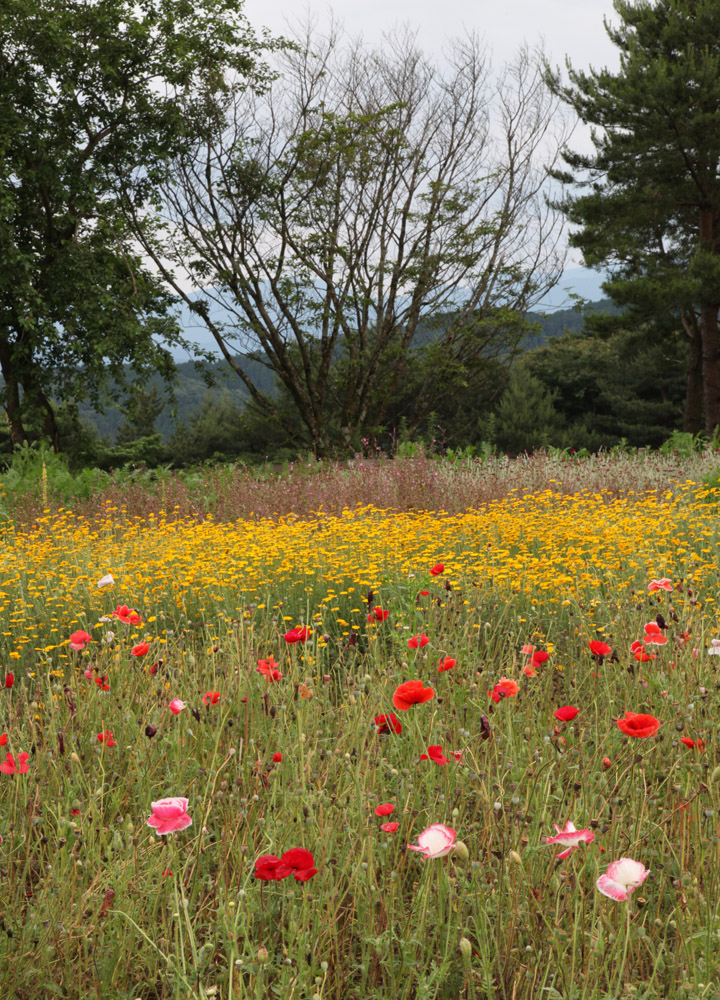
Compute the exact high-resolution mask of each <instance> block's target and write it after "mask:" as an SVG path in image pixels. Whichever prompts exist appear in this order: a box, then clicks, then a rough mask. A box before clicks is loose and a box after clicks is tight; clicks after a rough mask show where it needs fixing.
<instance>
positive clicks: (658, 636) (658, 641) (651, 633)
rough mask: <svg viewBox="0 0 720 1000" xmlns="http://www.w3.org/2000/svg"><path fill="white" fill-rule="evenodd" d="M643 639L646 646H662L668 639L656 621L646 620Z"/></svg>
mask: <svg viewBox="0 0 720 1000" xmlns="http://www.w3.org/2000/svg"><path fill="white" fill-rule="evenodd" d="M644 641H645V645H646V646H664V645H665V643H666V642H667V641H668V639H667V636H666V635H665V634H664V633H663V631H662V629H661V628H660V626H659V625H658V623H657V622H648V623H647V625H646V626H645V640H644Z"/></svg>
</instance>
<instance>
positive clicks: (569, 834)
mask: <svg viewBox="0 0 720 1000" xmlns="http://www.w3.org/2000/svg"><path fill="white" fill-rule="evenodd" d="M553 826H554V827H555V829H556V830H557V835H556V836H555V837H546V838H545V843H546V844H562V845H563V847H566V848H567V850H565V851H561V852H560V853H559V854H558V855H557V858H558V860H560V859H561V858H566V857H567V856H568V854H571V853H572V852H573V851H576V850H577V848H578V846H579V845H580V844H582V843H585V844H592V842H593V840H595V834H594V833H593V832H592V830H576V829H575V827H574V826H573V824H572V823H570V822H568V823H566V824H565V826H564V828H563V829H562V830H561V829H560V827H559V826H558V825H557V823H553Z"/></svg>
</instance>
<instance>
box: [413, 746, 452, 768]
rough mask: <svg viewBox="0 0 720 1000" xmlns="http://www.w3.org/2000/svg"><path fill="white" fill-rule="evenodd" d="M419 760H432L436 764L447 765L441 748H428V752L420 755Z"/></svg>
mask: <svg viewBox="0 0 720 1000" xmlns="http://www.w3.org/2000/svg"><path fill="white" fill-rule="evenodd" d="M420 760H434V761H435V763H436V764H447V762H448V759H447V757H446V756H445V754H444V753H443V748H442V747H441V746H437V745H435V746H431V747H428V752H427V753H424V754H421V755H420Z"/></svg>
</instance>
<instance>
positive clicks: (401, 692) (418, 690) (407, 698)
mask: <svg viewBox="0 0 720 1000" xmlns="http://www.w3.org/2000/svg"><path fill="white" fill-rule="evenodd" d="M434 697H435V692H434V691H433V689H432V688H431V687H427V688H426V687H424V686H423V682H422V681H405V683H404V684H401V685H400V687H398V688H396V689H395V694H394V695H393V705H394V706H395V708H397V709H398V711H400V712H407V710H408V709H409V708H412V706H413V705H422V704H423V703H424V702H426V701H431V700H432V699H433V698H434Z"/></svg>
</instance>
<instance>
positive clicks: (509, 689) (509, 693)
mask: <svg viewBox="0 0 720 1000" xmlns="http://www.w3.org/2000/svg"><path fill="white" fill-rule="evenodd" d="M519 690H520V685H519V684H518V682H517V681H513V680H510V678H509V677H501V678H500V680H499V681H498V682H497V684H496V685H495V687H494V688H493V689H492V691H488V695H489V696H490V697H491V698H492V700H493V701H494V702H495V704H497V703H498V702H499V701H500V699H501V698H514V697H515V695H516V694H517V693H518V691H519Z"/></svg>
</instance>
